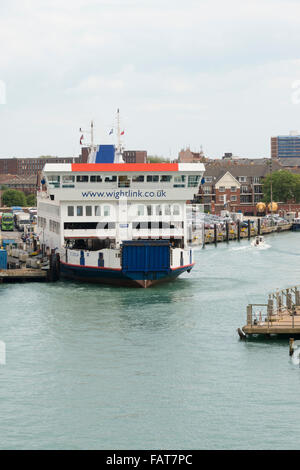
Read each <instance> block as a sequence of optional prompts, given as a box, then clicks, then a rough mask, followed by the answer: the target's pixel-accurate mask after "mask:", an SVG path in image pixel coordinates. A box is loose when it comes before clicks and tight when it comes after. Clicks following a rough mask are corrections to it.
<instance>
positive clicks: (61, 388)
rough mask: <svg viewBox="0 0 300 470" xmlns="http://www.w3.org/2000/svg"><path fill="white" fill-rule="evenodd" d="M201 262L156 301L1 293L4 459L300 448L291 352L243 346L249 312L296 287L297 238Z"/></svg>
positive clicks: (298, 381) (270, 345)
mask: <svg viewBox="0 0 300 470" xmlns="http://www.w3.org/2000/svg"><path fill="white" fill-rule="evenodd" d="M266 241H267V243H268V244H269V245H270V248H269V249H267V250H257V249H255V248H250V247H249V242H248V241H242V242H240V243H238V242H231V243H230V244H228V245H227V244H220V245H218V247H217V248H215V247H214V246H209V247H206V248H205V249H204V250H199V251H197V252H196V261H197V264H196V266H195V268H194V270H193V271H192V272H191V274H185V275H183V276H182V277H181V278H179V279H178V280H177V281H175V282H173V283H170V284H165V285H162V286H157V287H153V288H150V289H146V290H144V289H125V288H115V287H114V288H111V287H101V286H94V285H83V284H77V283H72V282H59V283H57V284H15V285H1V286H0V315H1V322H0V339H1V340H2V341H4V342H5V343H6V351H7V354H6V365H1V366H0V374H1V387H0V435H1V440H0V447H1V448H2V449H24V448H26V449H49V448H51V449H64V448H65V449H83V448H85V449H96V448H98V449H156V448H159V449H299V448H300V398H299V390H300V368H299V366H295V365H293V364H292V363H291V361H290V359H289V355H288V340H278V339H276V340H274V339H271V340H270V339H269V340H256V341H255V340H252V341H247V342H241V341H239V338H238V335H237V333H236V328H237V327H241V326H243V325H244V324H245V317H246V313H245V312H246V305H247V303H248V302H265V301H266V298H267V293H268V292H269V291H272V290H274V289H275V288H277V287H280V288H283V287H287V286H290V285H293V284H300V243H299V241H300V234H299V233H292V232H289V233H285V234H279V235H271V236H268V237H266Z"/></svg>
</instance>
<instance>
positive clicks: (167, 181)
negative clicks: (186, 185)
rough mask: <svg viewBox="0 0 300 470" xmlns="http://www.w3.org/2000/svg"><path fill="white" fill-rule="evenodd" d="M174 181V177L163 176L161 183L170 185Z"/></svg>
mask: <svg viewBox="0 0 300 470" xmlns="http://www.w3.org/2000/svg"><path fill="white" fill-rule="evenodd" d="M171 179H172V175H161V176H160V182H161V183H169V182H170V181H171Z"/></svg>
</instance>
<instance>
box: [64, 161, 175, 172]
mask: <svg viewBox="0 0 300 470" xmlns="http://www.w3.org/2000/svg"><path fill="white" fill-rule="evenodd" d="M72 171H80V172H88V171H99V172H104V171H107V172H110V173H111V172H115V171H122V172H129V171H135V172H137V171H141V172H145V171H147V172H153V171H160V172H169V171H178V163H72Z"/></svg>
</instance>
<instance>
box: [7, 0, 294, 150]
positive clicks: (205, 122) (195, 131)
mask: <svg viewBox="0 0 300 470" xmlns="http://www.w3.org/2000/svg"><path fill="white" fill-rule="evenodd" d="M0 44H1V46H0V48H1V54H0V80H1V81H2V82H1V85H2V93H0V95H1V94H2V101H3V83H5V85H6V103H5V104H1V105H0V132H1V144H0V156H2V157H11V156H17V157H22V156H24V157H34V156H39V155H45V154H51V155H60V156H72V155H77V154H78V153H79V151H80V147H79V138H80V133H79V127H84V128H87V127H88V126H89V122H90V120H91V119H94V121H95V134H96V141H97V143H101V142H102V143H109V142H112V140H110V138H109V137H108V133H109V130H110V128H111V126H112V124H113V122H114V119H115V114H116V109H117V108H120V113H121V118H122V127H124V130H125V136H124V145H125V148H127V149H128V150H129V149H141V150H143V149H144V150H147V151H148V154H152V155H153V154H157V155H164V156H166V157H169V156H170V155H171V157H172V158H174V157H176V156H177V154H178V151H179V150H180V149H181V148H182V147H185V146H187V145H189V146H190V148H191V149H192V150H195V151H197V150H199V148H200V146H201V145H202V146H203V150H204V152H205V154H206V155H207V156H209V157H213V158H214V157H221V156H222V155H223V153H224V152H233V153H234V154H235V155H239V156H246V157H262V156H269V155H270V136H271V135H278V134H286V133H288V132H289V131H290V130H295V129H300V2H299V1H288V0H243V1H241V0H239V1H237V0H227V1H226V2H225V1H224V0H220V1H219V0H195V1H194V0H185V1H182V0H181V1H178V0H72V1H69V0H64V2H61V1H60V0H59V1H58V0H43V1H41V0H2V1H1V3H0ZM87 140H88V139H87Z"/></svg>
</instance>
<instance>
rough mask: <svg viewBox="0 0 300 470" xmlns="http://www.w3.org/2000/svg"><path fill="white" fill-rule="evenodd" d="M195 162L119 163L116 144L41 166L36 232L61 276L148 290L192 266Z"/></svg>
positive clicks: (199, 169)
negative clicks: (190, 207)
mask: <svg viewBox="0 0 300 470" xmlns="http://www.w3.org/2000/svg"><path fill="white" fill-rule="evenodd" d="M203 173H204V165H203V164H201V163H143V164H142V163H124V162H122V159H121V155H120V152H119V151H118V148H115V146H113V145H100V146H96V147H95V148H94V149H93V151H91V152H90V156H89V162H88V163H68V164H52V163H47V164H46V165H45V167H44V169H43V174H42V180H41V186H40V189H39V191H38V197H37V207H38V209H37V210H38V214H37V215H38V217H37V229H36V230H37V233H38V236H39V240H40V244H41V245H42V249H43V250H44V252H48V253H52V254H54V253H55V254H57V255H58V256H59V260H60V262H59V270H60V275H61V276H62V277H64V278H68V279H73V280H78V281H88V282H95V283H106V284H115V285H122V286H136V287H144V288H147V287H150V286H152V285H154V284H157V283H160V282H163V281H169V280H173V279H175V278H176V277H177V276H179V275H180V274H182V273H184V272H186V271H187V272H190V271H191V269H192V268H193V266H194V258H193V251H192V249H191V248H190V246H188V224H187V217H186V203H187V201H190V200H192V199H193V197H194V195H195V194H196V193H197V192H198V187H199V184H200V182H201V179H202V176H203Z"/></svg>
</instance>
